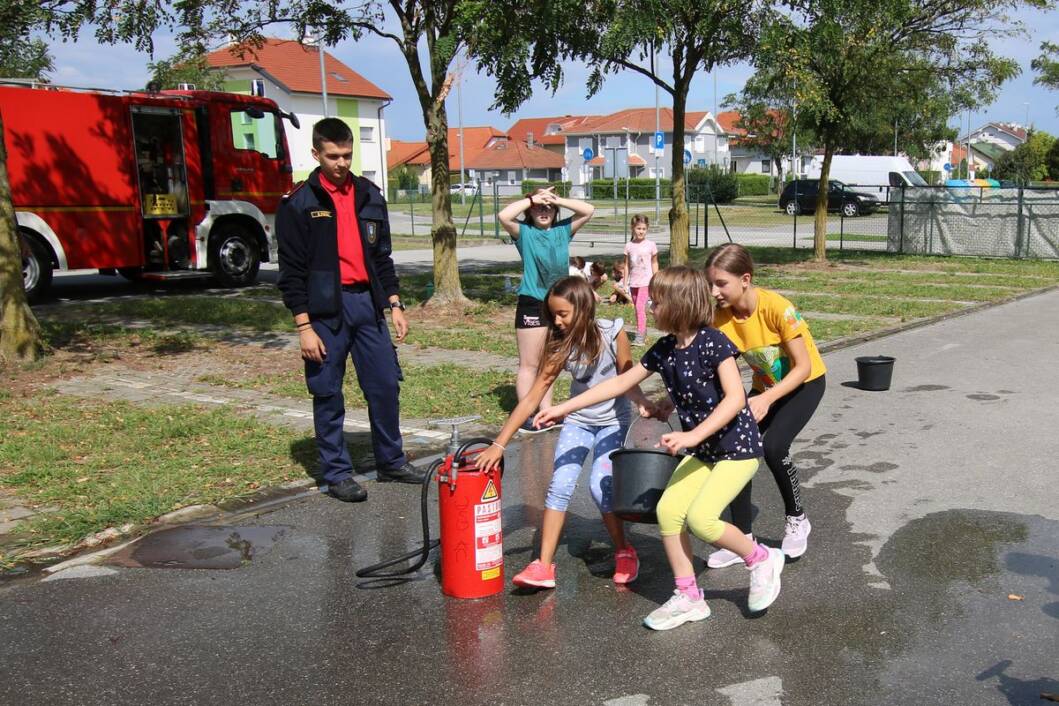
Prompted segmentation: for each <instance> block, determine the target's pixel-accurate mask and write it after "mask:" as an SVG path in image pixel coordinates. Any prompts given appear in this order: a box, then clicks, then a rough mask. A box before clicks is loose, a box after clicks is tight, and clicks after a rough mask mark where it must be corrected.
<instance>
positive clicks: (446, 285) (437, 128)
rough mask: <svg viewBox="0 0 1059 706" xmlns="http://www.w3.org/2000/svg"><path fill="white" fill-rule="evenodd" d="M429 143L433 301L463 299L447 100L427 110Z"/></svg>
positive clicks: (465, 299)
mask: <svg viewBox="0 0 1059 706" xmlns="http://www.w3.org/2000/svg"><path fill="white" fill-rule="evenodd" d="M426 121H427V147H428V149H429V151H430V190H431V204H432V207H433V208H432V211H433V217H434V221H433V226H432V227H431V229H430V237H431V240H432V241H433V247H434V295H433V297H431V303H433V304H451V303H454V302H464V301H467V298H466V297H464V296H463V288H462V286H461V284H460V267H459V260H458V259H457V257H456V226H455V225H454V224H453V222H452V196H451V195H450V194H449V125H448V116H447V115H446V113H445V102H444V101H440V102H438V103H436V104H435V105H434V106H432V107H431V109H430V110H429V111H427V115H426Z"/></svg>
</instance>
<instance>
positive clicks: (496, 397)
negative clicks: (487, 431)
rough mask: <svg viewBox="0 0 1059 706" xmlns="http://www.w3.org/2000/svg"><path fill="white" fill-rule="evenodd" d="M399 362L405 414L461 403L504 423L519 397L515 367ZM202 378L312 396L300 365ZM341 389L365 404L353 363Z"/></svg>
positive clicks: (353, 402)
mask: <svg viewBox="0 0 1059 706" xmlns="http://www.w3.org/2000/svg"><path fill="white" fill-rule="evenodd" d="M512 338H513V337H512ZM401 368H402V372H403V373H404V378H405V379H404V382H403V383H402V384H401V417H402V418H403V419H437V418H441V417H451V416H452V415H453V413H454V412H453V410H456V409H458V410H459V413H460V414H461V415H464V414H478V415H481V417H482V419H483V420H484V421H485V422H486V423H488V424H495V425H500V424H502V423H503V422H504V420H505V419H507V415H508V414H509V413H510V412H511V410H512V409H514V408H515V403H516V402H517V400H516V398H515V376H514V370H473V369H470V368H466V367H463V366H461V365H451V364H446V365H402V366H401ZM199 382H204V383H208V384H212V385H223V386H226V387H237V388H241V389H256V390H262V391H265V392H268V393H270V394H273V395H278V396H281V397H291V398H295V399H303V398H307V397H308V396H309V393H308V392H307V390H306V387H305V380H304V378H303V377H302V373H301V371H299V370H294V369H291V370H288V371H283V372H281V373H279V374H277V375H268V376H257V377H253V378H245V377H244V378H240V379H231V378H226V377H222V376H216V375H204V376H202V377H200V378H199ZM342 391H343V394H344V396H345V399H346V407H347V408H348V409H364V408H366V407H367V403H366V402H365V400H364V396H363V394H362V393H361V391H360V388H359V386H358V385H357V379H356V374H355V373H354V372H353V370H352V368H350V369H349V370H348V371H347V373H346V379H345V381H344V385H343V388H342ZM569 391H570V383H569V380H568V379H564V378H562V377H560V379H559V380H558V381H557V382H556V384H555V393H554V394H555V396H556V399H563V398H564V397H565V396H566V395H568V394H569Z"/></svg>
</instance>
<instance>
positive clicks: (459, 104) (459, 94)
mask: <svg viewBox="0 0 1059 706" xmlns="http://www.w3.org/2000/svg"><path fill="white" fill-rule="evenodd" d="M466 65H467V63H466V61H465V60H464V59H461V58H460V57H458V56H457V57H456V113H457V116H458V119H459V121H460V138H459V139H460V205H463V204H466V203H467V194H466V193H464V188H463V185H464V181H463V68H464V67H465V66H466Z"/></svg>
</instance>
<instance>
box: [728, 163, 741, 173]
mask: <svg viewBox="0 0 1059 706" xmlns="http://www.w3.org/2000/svg"><path fill="white" fill-rule="evenodd" d="M728 170H729V171H730V172H732V174H737V173H738V172H739V162H737V161H736V160H734V159H733V160H732V164H731V166H730V167H729V168H728Z"/></svg>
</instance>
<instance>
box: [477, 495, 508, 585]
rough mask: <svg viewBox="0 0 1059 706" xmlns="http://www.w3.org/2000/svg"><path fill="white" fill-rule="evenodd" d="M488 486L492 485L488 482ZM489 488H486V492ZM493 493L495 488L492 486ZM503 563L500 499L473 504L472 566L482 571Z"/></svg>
mask: <svg viewBox="0 0 1059 706" xmlns="http://www.w3.org/2000/svg"><path fill="white" fill-rule="evenodd" d="M489 487H492V482H490V484H489ZM488 492H489V488H488V487H487V488H486V493H488ZM493 493H494V495H495V494H496V489H495V488H493ZM503 563H504V543H503V535H502V534H501V531H500V499H499V498H497V499H496V500H493V501H491V502H487V503H479V504H477V505H475V506H474V568H475V570H477V571H484V570H486V569H492V568H495V567H497V566H500V565H501V564H503Z"/></svg>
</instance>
